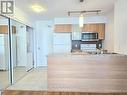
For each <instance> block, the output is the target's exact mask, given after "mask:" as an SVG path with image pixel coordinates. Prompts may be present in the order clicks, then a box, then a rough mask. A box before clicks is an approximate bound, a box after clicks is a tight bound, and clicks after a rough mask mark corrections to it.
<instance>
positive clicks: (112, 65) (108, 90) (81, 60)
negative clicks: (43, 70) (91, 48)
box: [48, 53, 127, 95]
mask: <svg viewBox="0 0 127 95" xmlns="http://www.w3.org/2000/svg"><path fill="white" fill-rule="evenodd" d="M48 91H49V92H65V93H71V92H72V93H73V95H74V93H77V94H75V95H101V93H103V95H127V56H125V55H120V54H96V55H93V54H83V53H69V54H51V55H49V56H48ZM81 93H84V94H81ZM97 93H98V94H97ZM65 95H69V94H65Z"/></svg>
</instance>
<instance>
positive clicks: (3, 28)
mask: <svg viewBox="0 0 127 95" xmlns="http://www.w3.org/2000/svg"><path fill="white" fill-rule="evenodd" d="M7 33H8V26H7V25H0V34H7Z"/></svg>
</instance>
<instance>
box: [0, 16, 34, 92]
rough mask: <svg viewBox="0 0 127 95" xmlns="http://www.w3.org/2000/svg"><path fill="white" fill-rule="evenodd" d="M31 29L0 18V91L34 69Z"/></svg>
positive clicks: (2, 17)
mask: <svg viewBox="0 0 127 95" xmlns="http://www.w3.org/2000/svg"><path fill="white" fill-rule="evenodd" d="M33 42H34V41H33V29H32V28H31V27H28V26H26V25H25V24H22V23H20V22H17V21H16V20H12V19H10V18H6V17H4V16H0V90H2V89H5V88H7V87H8V86H9V85H11V84H14V83H16V82H17V81H18V80H20V79H22V77H24V76H25V75H26V74H27V72H28V71H30V70H31V69H32V68H33V67H34V64H33V63H34V61H33V59H34V58H33V53H34V48H33V47H34V46H33Z"/></svg>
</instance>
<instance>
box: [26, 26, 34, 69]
mask: <svg viewBox="0 0 127 95" xmlns="http://www.w3.org/2000/svg"><path fill="white" fill-rule="evenodd" d="M26 30H27V71H30V70H31V69H32V68H33V67H34V61H33V60H34V55H33V54H34V51H33V50H34V43H33V42H34V39H33V38H34V37H33V28H31V27H29V26H27V29H26Z"/></svg>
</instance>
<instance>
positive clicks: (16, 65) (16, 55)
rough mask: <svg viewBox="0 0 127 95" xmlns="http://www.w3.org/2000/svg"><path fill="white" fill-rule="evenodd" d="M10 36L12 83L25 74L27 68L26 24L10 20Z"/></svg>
mask: <svg viewBox="0 0 127 95" xmlns="http://www.w3.org/2000/svg"><path fill="white" fill-rule="evenodd" d="M10 26H11V28H12V29H11V36H12V41H11V42H12V43H11V46H12V55H11V56H12V63H13V66H12V67H13V68H12V69H13V83H15V82H17V81H18V80H20V79H21V78H22V77H23V76H24V75H26V73H27V70H26V66H27V32H26V25H24V24H22V23H19V22H17V21H15V20H10Z"/></svg>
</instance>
